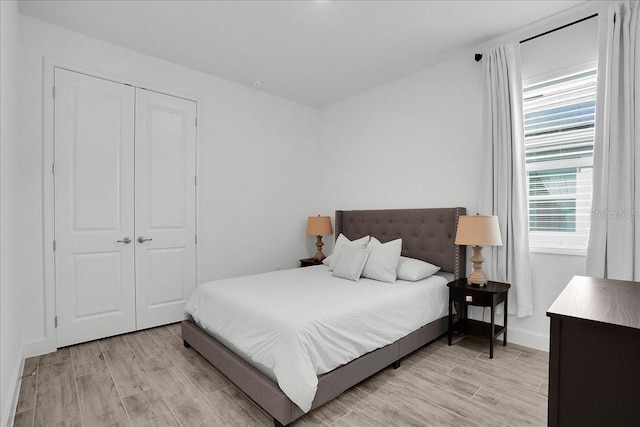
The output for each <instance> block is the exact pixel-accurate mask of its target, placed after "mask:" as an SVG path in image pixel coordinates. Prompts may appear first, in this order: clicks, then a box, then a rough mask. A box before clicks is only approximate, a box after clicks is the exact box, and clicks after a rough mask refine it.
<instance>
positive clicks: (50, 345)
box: [0, 0, 56, 358]
mask: <svg viewBox="0 0 640 427" xmlns="http://www.w3.org/2000/svg"><path fill="white" fill-rule="evenodd" d="M0 1H1V0H0ZM52 351H56V344H55V341H54V340H52V339H47V338H41V339H37V340H33V341H28V342H26V343H24V346H23V353H22V354H23V357H24V358H27V357H32V356H39V355H41V354H47V353H51V352H52Z"/></svg>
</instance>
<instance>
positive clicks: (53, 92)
mask: <svg viewBox="0 0 640 427" xmlns="http://www.w3.org/2000/svg"><path fill="white" fill-rule="evenodd" d="M51 92H52V93H51V96H53V99H56V87H55V86H54V87H53V90H52V91H51Z"/></svg>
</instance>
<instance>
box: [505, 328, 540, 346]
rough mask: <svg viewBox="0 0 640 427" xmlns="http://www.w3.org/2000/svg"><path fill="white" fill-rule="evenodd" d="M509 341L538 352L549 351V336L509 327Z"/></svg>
mask: <svg viewBox="0 0 640 427" xmlns="http://www.w3.org/2000/svg"><path fill="white" fill-rule="evenodd" d="M507 339H508V341H509V342H512V343H514V344H518V345H523V346H525V347H530V348H535V349H537V350H542V351H547V352H548V351H549V335H544V334H538V333H535V332H531V331H525V330H522V329H517V328H512V327H511V325H509V327H508V331H507Z"/></svg>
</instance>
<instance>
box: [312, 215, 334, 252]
mask: <svg viewBox="0 0 640 427" xmlns="http://www.w3.org/2000/svg"><path fill="white" fill-rule="evenodd" d="M307 234H308V235H309V236H317V237H318V240H317V241H316V248H318V251H317V252H316V254H315V256H314V257H313V259H315V260H317V261H322V260H323V259H325V258H326V257H325V256H324V254H323V253H322V246H323V245H324V243H322V236H327V235H329V234H333V228H331V218H329V217H328V216H320V215H318V216H310V217H309V218H307Z"/></svg>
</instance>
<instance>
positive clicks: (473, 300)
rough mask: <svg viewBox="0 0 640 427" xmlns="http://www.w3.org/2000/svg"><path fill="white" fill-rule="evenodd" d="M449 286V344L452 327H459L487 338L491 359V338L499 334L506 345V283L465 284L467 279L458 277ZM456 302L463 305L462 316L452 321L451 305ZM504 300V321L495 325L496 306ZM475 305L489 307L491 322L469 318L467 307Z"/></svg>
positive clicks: (507, 286) (507, 287)
mask: <svg viewBox="0 0 640 427" xmlns="http://www.w3.org/2000/svg"><path fill="white" fill-rule="evenodd" d="M447 286H448V287H449V345H451V337H452V335H453V328H460V329H462V330H464V331H466V333H468V334H470V335H480V336H483V337H488V338H489V358H490V359H493V340H494V339H495V338H496V337H497V336H498V335H500V334H503V336H502V345H503V346H506V345H507V296H508V294H509V288H510V287H511V285H510V284H508V283H501V282H491V281H489V282H488V283H487V285H486V286H483V287H479V286H471V285H468V284H467V279H466V278H464V279H458V280H454V281H453V282H449V284H447ZM454 302H458V303H459V305H460V307H464V317H463V319H461V320H460V321H458V322H456V323H453V313H452V305H453V303H454ZM502 302H504V322H503V325H502V326H501V325H496V322H495V310H496V306H497V305H498V304H500V303H502ZM469 305H475V306H479V307H491V323H486V322H480V321H478V320H473V319H469V318H468V316H467V314H468V313H467V307H468V306H469Z"/></svg>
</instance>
